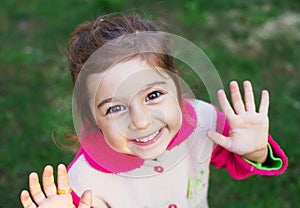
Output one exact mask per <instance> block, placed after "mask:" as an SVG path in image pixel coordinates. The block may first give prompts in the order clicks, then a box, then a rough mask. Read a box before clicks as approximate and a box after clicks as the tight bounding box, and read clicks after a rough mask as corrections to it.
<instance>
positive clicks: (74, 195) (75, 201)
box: [71, 191, 80, 207]
mask: <svg viewBox="0 0 300 208" xmlns="http://www.w3.org/2000/svg"><path fill="white" fill-rule="evenodd" d="M71 195H72V198H73V204H74V205H75V206H76V207H78V205H79V203H80V197H79V196H77V194H76V193H75V192H74V191H72V193H71Z"/></svg>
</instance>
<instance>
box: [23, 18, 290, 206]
mask: <svg viewBox="0 0 300 208" xmlns="http://www.w3.org/2000/svg"><path fill="white" fill-rule="evenodd" d="M153 31H156V28H155V27H154V26H153V24H152V23H150V22H149V21H146V20H143V19H141V18H140V17H139V16H120V17H110V18H106V19H102V18H99V19H97V20H95V21H93V22H87V23H84V24H82V25H80V26H79V27H78V28H77V29H76V30H75V31H74V32H73V33H72V35H71V37H70V40H69V43H68V52H69V61H70V62H69V63H70V70H71V75H72V79H73V81H74V84H75V88H74V115H73V118H75V127H76V130H77V136H78V138H79V139H80V150H79V151H78V153H77V155H76V157H75V159H74V160H73V161H72V162H71V164H70V165H69V167H68V174H67V171H66V168H65V167H64V166H63V165H60V166H59V167H58V184H57V187H56V185H55V183H54V177H53V169H52V167H51V166H46V167H45V170H44V172H43V177H42V181H43V190H42V188H41V186H40V184H39V182H38V176H37V174H36V173H32V174H30V176H29V188H30V194H31V197H30V195H29V192H28V191H23V192H22V193H21V202H22V204H23V207H24V208H33V207H74V205H76V206H78V207H80V208H84V207H90V206H93V207H105V208H108V207H113V208H118V207H122V208H124V207H169V208H171V207H173V208H174V207H208V205H207V190H208V178H209V166H210V164H212V165H213V166H214V167H217V168H221V167H226V168H227V170H228V172H229V173H230V174H231V175H232V177H233V178H235V179H243V178H245V177H248V176H250V175H253V174H258V175H278V174H281V173H283V172H284V170H285V169H286V167H287V157H286V156H285V154H284V152H283V151H282V150H281V149H280V147H279V146H278V144H277V143H276V142H275V141H274V140H273V139H272V137H271V136H270V135H268V128H269V121H268V107H269V95H268V92H267V91H266V90H264V91H262V96H261V102H260V106H259V109H258V112H256V107H255V102H254V95H253V91H252V86H251V83H250V82H249V81H245V82H244V83H243V89H244V102H243V99H242V97H241V93H240V90H239V87H238V84H237V82H235V81H233V82H231V83H230V95H231V99H232V105H233V107H231V105H230V104H229V101H228V100H227V97H226V95H225V93H224V91H223V90H219V91H218V93H217V97H218V100H219V103H220V106H221V108H222V110H223V112H224V114H223V113H221V112H219V111H218V110H217V109H216V108H215V107H214V106H212V105H211V104H208V103H205V102H203V101H200V100H196V99H187V98H186V97H185V96H183V95H182V87H183V85H182V84H181V81H180V78H179V77H177V76H176V74H177V71H176V69H175V67H174V63H173V59H172V57H171V56H170V55H169V54H170V52H169V47H168V40H167V39H166V38H165V37H164V36H160V35H158V36H157V35H155V34H156V33H155V32H153ZM145 34H146V35H145ZM153 34H154V35H153ZM71 196H72V197H71ZM33 201H34V202H33ZM73 204H74V205H73Z"/></svg>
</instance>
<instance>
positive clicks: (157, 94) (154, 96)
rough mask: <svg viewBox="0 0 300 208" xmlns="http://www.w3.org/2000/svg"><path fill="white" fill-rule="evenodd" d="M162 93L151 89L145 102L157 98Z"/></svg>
mask: <svg viewBox="0 0 300 208" xmlns="http://www.w3.org/2000/svg"><path fill="white" fill-rule="evenodd" d="M161 95H162V93H161V92H159V91H153V92H151V93H149V94H148V95H147V97H146V102H148V101H151V100H154V99H157V98H159V97H160V96H161Z"/></svg>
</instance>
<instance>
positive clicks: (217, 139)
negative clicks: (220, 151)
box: [207, 131, 232, 152]
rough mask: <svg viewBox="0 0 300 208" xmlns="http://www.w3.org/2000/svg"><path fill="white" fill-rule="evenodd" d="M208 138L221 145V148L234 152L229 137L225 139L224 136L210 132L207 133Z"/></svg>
mask: <svg viewBox="0 0 300 208" xmlns="http://www.w3.org/2000/svg"><path fill="white" fill-rule="evenodd" d="M207 136H208V138H210V140H212V141H213V142H214V143H216V144H218V145H220V146H221V147H223V148H225V149H227V150H228V151H230V152H231V151H232V143H231V140H230V138H229V137H225V136H224V135H222V134H220V133H218V132H215V131H209V132H208V133H207Z"/></svg>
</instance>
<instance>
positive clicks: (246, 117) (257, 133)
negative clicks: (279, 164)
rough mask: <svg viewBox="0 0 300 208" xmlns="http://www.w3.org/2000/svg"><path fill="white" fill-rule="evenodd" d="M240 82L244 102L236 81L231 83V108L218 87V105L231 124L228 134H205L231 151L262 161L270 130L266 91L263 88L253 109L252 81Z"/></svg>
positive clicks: (264, 157) (265, 153) (265, 154)
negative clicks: (258, 102) (256, 105)
mask: <svg viewBox="0 0 300 208" xmlns="http://www.w3.org/2000/svg"><path fill="white" fill-rule="evenodd" d="M243 86H244V102H243V99H242V96H241V93H240V90H239V87H238V84H237V82H235V81H233V82H231V83H230V95H231V99H232V105H233V108H232V107H231V105H230V103H229V101H228V99H227V97H226V94H225V92H224V91H223V90H220V91H218V100H219V103H220V106H221V108H222V110H223V112H224V114H225V116H226V119H227V120H228V123H229V126H230V133H229V137H225V136H223V135H221V134H219V133H217V132H209V134H208V136H209V138H211V139H212V140H213V141H214V142H215V143H217V144H219V145H220V146H222V147H224V148H225V149H227V150H228V151H230V152H233V153H236V154H239V155H241V156H244V157H246V158H247V159H249V160H252V161H255V162H264V160H265V159H266V156H267V143H268V132H269V119H268V108H269V93H268V91H266V90H264V91H262V96H261V102H260V106H259V110H258V112H256V107H255V102H254V95H253V90H252V86H251V83H250V82H249V81H245V82H244V83H243Z"/></svg>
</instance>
